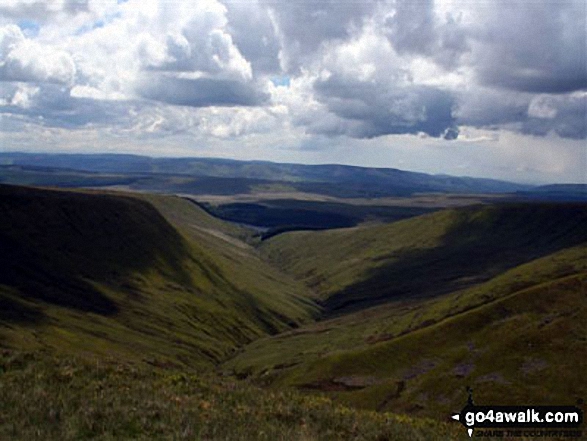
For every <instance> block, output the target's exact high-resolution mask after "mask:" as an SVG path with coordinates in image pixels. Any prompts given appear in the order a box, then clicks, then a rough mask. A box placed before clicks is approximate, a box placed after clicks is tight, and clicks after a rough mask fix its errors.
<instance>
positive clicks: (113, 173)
mask: <svg viewBox="0 0 587 441" xmlns="http://www.w3.org/2000/svg"><path fill="white" fill-rule="evenodd" d="M15 172H19V173H20V174H21V175H22V174H28V175H29V179H28V181H29V182H30V183H33V184H35V183H37V181H38V179H39V176H38V175H39V173H42V174H43V178H42V179H41V180H40V182H38V183H39V185H48V184H49V185H51V184H53V185H56V186H69V185H67V183H68V179H72V176H69V177H67V176H66V177H65V180H64V176H63V174H64V173H65V174H67V173H69V174H70V175H71V174H72V173H74V172H75V174H76V176H75V178H76V179H75V183H74V185H75V186H80V185H81V186H106V185H128V186H130V187H132V188H136V189H143V190H155V191H166V192H182V191H183V192H186V193H194V194H199V193H202V192H203V193H208V194H226V191H227V188H228V189H229V193H236V192H241V193H247V192H251V191H252V190H254V189H268V188H269V189H270V188H279V189H282V190H286V191H303V192H308V193H318V194H324V195H329V196H336V197H382V196H410V195H412V194H414V193H435V192H442V193H512V192H517V191H529V190H531V189H532V186H529V185H523V184H516V183H511V182H505V181H499V180H493V179H480V178H469V177H454V176H447V175H430V174H426V173H416V172H408V171H402V170H397V169H392V168H366V167H356V166H348V165H301V164H277V163H272V162H264V161H236V160H230V159H213V158H151V157H146V156H135V155H117V154H97V155H89V154H28V153H0V179H1V182H5V183H16V184H22V183H26V182H22V181H18V180H17V181H16V182H13V180H12V181H11V179H9V178H8V175H10V174H12V175H14V174H15ZM47 174H50V175H52V177H51V176H47ZM102 175H108V179H105V176H102ZM35 176H36V177H35ZM173 177H175V179H174V178H173ZM189 178H191V179H189Z"/></svg>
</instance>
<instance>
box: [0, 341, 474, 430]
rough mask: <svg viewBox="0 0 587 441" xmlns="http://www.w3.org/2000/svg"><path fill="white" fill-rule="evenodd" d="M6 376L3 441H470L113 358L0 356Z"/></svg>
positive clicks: (424, 423)
mask: <svg viewBox="0 0 587 441" xmlns="http://www.w3.org/2000/svg"><path fill="white" fill-rule="evenodd" d="M0 372H1V373H0V381H1V383H0V384H1V385H2V386H3V387H0V415H2V418H0V438H1V439H3V440H21V439H27V440H43V441H45V440H61V441H63V440H85V439H99V440H121V439H149V440H183V439H186V440H194V439H198V440H199V439H202V440H204V439H206V440H225V441H228V440H234V441H237V440H242V441H245V440H247V441H248V440H256V441H257V440H258V441H262V440H267V441H310V440H332V441H337V440H343V439H353V440H357V441H362V440H373V441H376V440H377V441H381V440H388V441H412V440H424V439H425V440H430V441H435V440H437V441H444V440H447V439H451V440H455V441H456V440H465V439H468V436H467V435H466V433H465V431H464V430H463V428H462V426H460V425H459V424H446V423H438V422H435V421H431V420H420V419H412V418H408V417H402V416H396V415H393V414H388V413H376V412H366V411H356V410H351V409H349V408H346V407H342V406H340V405H334V404H333V403H332V402H331V401H330V400H328V399H327V398H324V397H308V396H303V395H300V394H298V393H295V392H292V391H271V392H267V391H264V390H261V389H259V388H257V387H253V386H251V385H248V384H246V383H244V382H235V381H232V380H229V379H225V378H219V377H217V376H214V375H210V374H202V373H197V374H196V373H194V372H190V371H183V372H179V371H173V370H161V369H153V368H149V367H146V366H144V365H140V366H136V365H132V364H125V363H121V362H120V361H116V360H99V361H95V360H91V361H90V360H82V359H80V358H79V357H78V358H71V357H69V358H58V357H51V356H48V355H38V354H27V353H24V354H23V353H13V352H9V351H3V352H2V353H1V354H0ZM121 392H122V393H121Z"/></svg>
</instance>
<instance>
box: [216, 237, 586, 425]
mask: <svg viewBox="0 0 587 441" xmlns="http://www.w3.org/2000/svg"><path fill="white" fill-rule="evenodd" d="M225 367H226V369H227V370H228V371H234V372H235V373H237V374H238V375H240V376H245V375H252V376H253V377H254V378H257V379H258V380H259V381H262V382H263V383H266V384H272V385H274V386H296V387H299V388H302V389H306V390H312V391H316V390H320V391H327V392H328V393H329V394H332V395H333V396H334V397H336V399H338V400H340V401H341V402H343V403H348V404H353V405H356V406H359V407H365V408H369V409H378V410H393V411H395V412H397V411H399V412H407V413H410V414H416V415H418V414H420V415H428V416H434V417H436V418H444V417H446V415H448V414H449V413H450V412H452V411H454V410H458V409H460V407H461V406H462V405H463V398H462V392H463V390H464V389H465V387H466V386H471V387H473V389H474V390H475V396H476V399H477V402H478V403H479V404H483V403H486V404H492V403H500V404H507V403H509V404H523V403H533V404H540V403H543V404H552V403H562V404H564V403H568V404H573V403H574V402H575V400H576V399H577V398H580V397H582V396H585V394H586V393H587V383H585V381H584V378H583V377H584V372H585V371H586V370H587V245H585V244H583V245H578V246H575V247H571V248H567V249H564V250H560V251H558V252H555V253H552V254H550V255H548V256H545V257H542V258H539V259H536V260H533V261H531V262H528V263H526V264H522V265H519V266H517V267H515V268H513V269H511V270H509V271H507V272H504V273H502V274H500V275H499V276H496V277H494V278H492V279H490V280H489V281H487V282H485V283H482V284H478V285H475V286H472V287H469V288H466V289H462V290H457V291H454V292H452V293H449V294H445V295H441V296H437V297H434V298H421V299H417V300H412V301H408V300H402V301H394V302H391V303H388V304H387V305H383V306H378V307H374V308H371V309H366V310H363V311H360V312H356V313H353V314H349V315H343V316H339V317H337V318H334V319H330V320H326V321H322V322H319V323H317V324H314V325H310V326H306V327H303V328H301V329H298V330H294V331H291V332H286V333H284V334H282V335H279V336H276V337H273V338H267V339H262V340H258V341H256V342H254V343H252V344H251V345H249V346H247V347H246V349H245V350H244V351H243V352H241V353H239V354H238V355H237V356H236V357H235V358H233V359H232V360H230V361H229V362H228V363H227V364H226V366H225Z"/></svg>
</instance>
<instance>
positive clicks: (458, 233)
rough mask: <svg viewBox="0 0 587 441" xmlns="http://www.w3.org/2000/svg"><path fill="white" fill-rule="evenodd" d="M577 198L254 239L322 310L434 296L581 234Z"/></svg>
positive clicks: (582, 215) (586, 210) (586, 231)
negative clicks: (570, 201) (317, 300)
mask: <svg viewBox="0 0 587 441" xmlns="http://www.w3.org/2000/svg"><path fill="white" fill-rule="evenodd" d="M585 225H587V207H586V206H585V205H582V204H498V205H491V206H476V207H466V208H460V209H455V210H443V211H440V212H437V213H432V214H429V215H425V216H420V217H418V218H415V219H410V220H405V221H401V222H396V223H393V224H389V225H378V226H367V227H359V228H353V229H346V230H332V231H326V232H322V233H312V232H296V233H290V234H285V235H281V236H278V237H275V238H273V239H271V240H269V241H267V242H265V243H264V244H263V246H262V250H263V252H264V253H265V254H266V256H267V257H268V258H269V260H271V261H273V262H275V263H276V264H277V265H278V266H279V267H280V268H282V269H283V270H285V271H287V272H289V273H291V274H293V275H295V276H296V278H298V279H300V280H303V281H304V282H305V283H306V284H307V285H308V286H309V287H311V288H312V289H313V290H314V291H315V292H316V293H317V294H318V297H319V298H320V299H321V300H322V302H323V304H324V306H325V307H326V309H327V310H328V311H331V312H340V311H344V310H347V309H357V308H365V307H368V306H372V305H373V304H376V303H381V302H386V301H389V300H395V299H406V298H414V297H426V296H436V295H439V294H444V293H449V292H452V291H456V290H458V289H462V288H465V287H467V286H470V285H473V284H475V283H480V282H484V281H486V280H488V279H490V278H491V277H494V276H496V275H498V274H500V273H502V272H504V271H505V270H507V269H509V268H512V267H514V266H517V265H520V264H522V263H524V262H526V261H529V260H533V259H536V258H538V257H540V256H544V255H547V254H549V253H552V252H555V251H557V250H559V249H563V248H565V247H569V246H572V245H575V244H579V243H582V242H584V241H587V228H586V227H585Z"/></svg>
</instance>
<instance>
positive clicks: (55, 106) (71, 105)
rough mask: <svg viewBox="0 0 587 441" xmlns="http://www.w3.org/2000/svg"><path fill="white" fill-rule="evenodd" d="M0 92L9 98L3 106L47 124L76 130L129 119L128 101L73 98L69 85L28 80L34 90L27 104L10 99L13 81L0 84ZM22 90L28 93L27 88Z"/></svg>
mask: <svg viewBox="0 0 587 441" xmlns="http://www.w3.org/2000/svg"><path fill="white" fill-rule="evenodd" d="M0 84H2V87H0V91H1V92H0V93H2V95H3V96H4V100H6V101H8V104H7V105H5V106H4V107H3V108H2V109H3V111H6V112H7V113H10V114H12V115H17V116H19V117H22V118H26V119H28V120H29V121H33V122H35V123H36V124H41V125H43V126H47V127H56V128H66V129H77V128H81V127H84V126H88V125H104V126H112V125H115V124H120V125H124V124H125V123H126V122H128V120H129V108H130V107H132V103H131V102H129V101H98V100H93V99H87V98H75V97H72V96H71V95H70V91H69V89H68V88H64V87H62V86H59V85H55V84H48V83H31V84H30V85H29V87H32V88H34V89H36V93H34V94H31V96H30V98H28V99H27V102H26V103H25V104H26V105H19V104H18V103H17V102H14V100H12V102H11V100H10V97H13V96H14V95H15V93H17V92H18V90H19V87H20V86H18V85H17V84H15V83H0ZM23 93H27V92H26V90H25V91H24V92H23Z"/></svg>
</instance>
